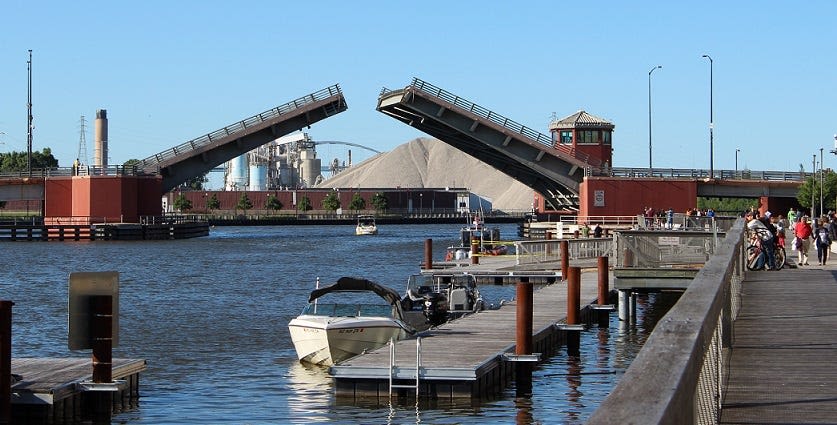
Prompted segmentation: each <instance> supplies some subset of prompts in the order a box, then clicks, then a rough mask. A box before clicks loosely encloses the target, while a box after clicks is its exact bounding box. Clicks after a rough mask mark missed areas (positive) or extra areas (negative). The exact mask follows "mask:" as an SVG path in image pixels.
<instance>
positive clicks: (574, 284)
mask: <svg viewBox="0 0 837 425" xmlns="http://www.w3.org/2000/svg"><path fill="white" fill-rule="evenodd" d="M580 306H581V267H570V268H569V277H568V278H567V325H570V326H574V325H579V324H580V320H579V317H580V316H581V308H580ZM580 345H581V334H580V332H579V331H575V330H569V331H567V354H569V355H571V356H577V355H579V348H580V347H579V346H580Z"/></svg>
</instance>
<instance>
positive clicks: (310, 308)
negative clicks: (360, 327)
mask: <svg viewBox="0 0 837 425" xmlns="http://www.w3.org/2000/svg"><path fill="white" fill-rule="evenodd" d="M392 309H393V307H392V306H391V305H388V304H332V303H311V304H308V305H307V306H305V308H304V309H303V310H302V314H304V315H309V316H331V317H393V313H392Z"/></svg>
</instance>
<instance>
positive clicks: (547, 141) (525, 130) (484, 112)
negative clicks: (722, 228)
mask: <svg viewBox="0 0 837 425" xmlns="http://www.w3.org/2000/svg"><path fill="white" fill-rule="evenodd" d="M409 88H412V89H414V90H417V91H420V92H422V93H425V94H427V95H430V96H433V97H436V98H438V99H441V100H443V101H445V102H447V103H449V104H451V105H453V106H455V107H457V108H460V109H462V110H465V111H468V112H470V113H472V114H474V115H476V116H478V117H481V118H484V119H487V120H488V121H491V122H493V123H494V124H497V125H499V126H500V127H503V128H505V129H507V130H511V131H512V132H514V133H517V134H520V135H522V136H524V137H526V138H528V139H530V140H532V141H534V142H536V143H539V144H541V145H544V146H546V147H548V148H550V149H551V150H553V151H556V153H559V154H563V155H565V156H569V157H571V158H573V159H575V160H577V161H581V162H583V163H585V164H588V165H592V166H595V167H598V166H600V165H601V161H600V160H599V159H598V158H595V157H591V156H590V155H588V154H586V153H584V152H580V151H577V150H574V149H569V148H565V147H561V146H560V145H558V146H556V145H555V143H554V141H553V140H552V137H551V136H547V135H545V134H543V133H541V132H539V131H537V130H534V129H531V128H529V127H526V126H524V125H522V124H519V123H517V122H516V121H513V120H510V119H508V118H506V117H504V116H503V115H500V114H498V113H496V112H493V111H491V110H489V109H486V108H484V107H482V106H479V105H477V104H475V103H473V102H471V101H469V100H466V99H464V98H461V97H459V96H457V95H455V94H453V93H451V92H449V91H446V90H444V89H442V88H440V87H437V86H434V85H433V84H430V83H428V82H426V81H423V80H421V79H419V78H413V81H412V83H411V84H410V86H409V87H408V89H409ZM384 90H386V89H384ZM384 90H382V91H381V95H382V96H383V95H384V94H388V93H389V92H388V91H384ZM559 156H560V155H559Z"/></svg>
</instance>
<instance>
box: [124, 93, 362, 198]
mask: <svg viewBox="0 0 837 425" xmlns="http://www.w3.org/2000/svg"><path fill="white" fill-rule="evenodd" d="M346 108H347V106H346V101H345V99H344V98H343V92H342V91H341V90H340V86H339V85H337V84H335V85H333V86H329V87H326V88H324V89H321V90H318V91H316V92H314V93H311V94H309V95H306V96H303V97H300V98H298V99H295V100H292V101H290V102H288V103H285V104H283V105H280V106H277V107H275V108H272V109H269V110H267V111H264V112H262V113H260V114H257V115H253V116H252V117H249V118H245V119H243V120H241V121H238V122H236V123H233V124H230V125H228V126H226V127H224V128H222V129H220V130H216V131H213V132H211V133H209V134H206V135H203V136H201V137H198V138H195V139H192V140H189V141H188V142H185V143H182V144H180V145H178V146H175V147H173V148H171V149H167V150H165V151H162V152H160V153H157V154H154V155H151V156H149V157H148V158H145V159H143V160H142V161H140V164H139V167H140V168H141V169H142V170H144V171H146V172H148V173H160V174H162V176H163V185H162V186H163V192H167V191H169V190H171V189H172V188H174V187H176V186H177V185H178V184H181V183H183V182H186V181H188V180H189V179H191V178H194V177H196V176H198V175H201V174H203V173H205V172H207V171H209V170H211V169H212V168H214V167H216V166H218V165H220V164H222V163H224V162H225V161H229V160H230V159H233V158H235V157H236V156H239V155H243V154H245V153H247V152H249V151H250V150H252V149H255V148H256V147H259V146H261V145H263V144H265V143H268V142H270V141H271V140H274V139H276V138H277V137H280V136H283V135H286V134H288V133H291V132H293V131H297V130H299V129H302V128H304V127H305V126H309V125H311V124H313V123H315V122H317V121H320V120H322V119H325V118H327V117H330V116H332V115H334V114H337V113H340V112H343V111H345V110H346Z"/></svg>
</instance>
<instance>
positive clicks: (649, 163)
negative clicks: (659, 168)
mask: <svg viewBox="0 0 837 425" xmlns="http://www.w3.org/2000/svg"><path fill="white" fill-rule="evenodd" d="M662 67H663V66H662V65H657V66H655V67H653V68H651V70H650V71H648V169H649V170H651V169H652V168H653V166H652V165H651V164H652V163H651V73H652V72H654V70H655V69H658V68H662Z"/></svg>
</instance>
